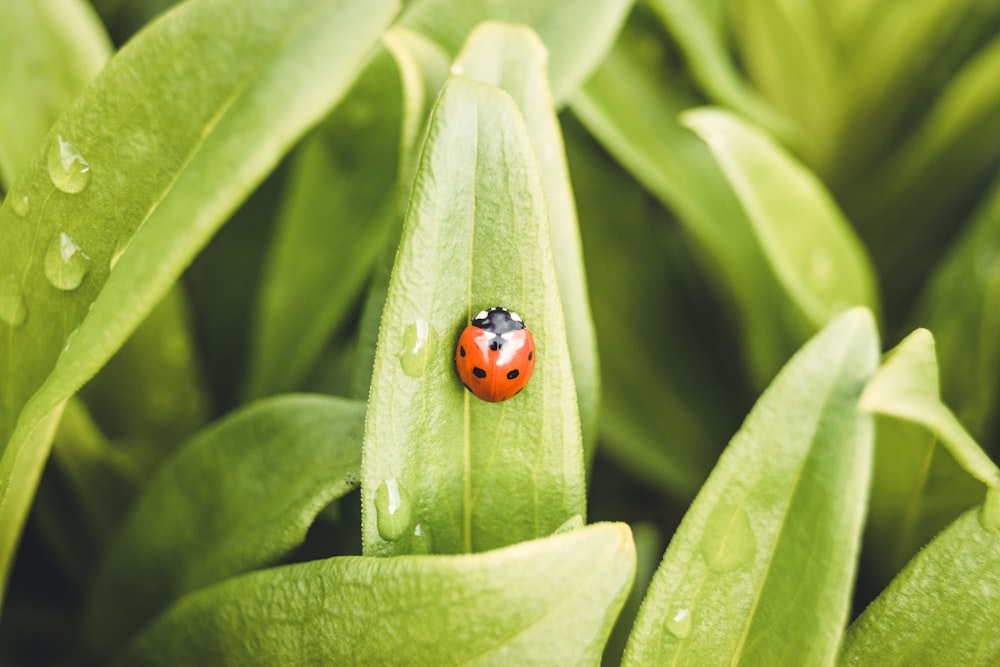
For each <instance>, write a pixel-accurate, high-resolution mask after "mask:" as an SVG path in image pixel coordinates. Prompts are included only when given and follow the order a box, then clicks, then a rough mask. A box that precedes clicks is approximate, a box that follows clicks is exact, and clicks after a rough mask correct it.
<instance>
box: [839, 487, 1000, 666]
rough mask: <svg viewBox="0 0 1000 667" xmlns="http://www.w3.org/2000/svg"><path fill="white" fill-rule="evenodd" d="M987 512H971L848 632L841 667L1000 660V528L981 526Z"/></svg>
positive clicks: (918, 558)
mask: <svg viewBox="0 0 1000 667" xmlns="http://www.w3.org/2000/svg"><path fill="white" fill-rule="evenodd" d="M994 500H995V499H994ZM989 502H990V501H987V505H988V504H989ZM993 509H994V510H995V508H993ZM989 511H992V510H988V509H987V508H986V507H978V508H976V509H973V510H970V511H968V512H966V513H965V514H963V515H962V516H961V517H960V518H959V519H958V520H957V521H955V522H954V523H953V524H952V525H951V526H949V527H948V529H947V530H945V531H944V532H943V533H941V534H940V535H939V536H938V537H937V538H936V539H935V540H934V541H933V542H931V543H930V544H929V545H928V546H927V547H926V548H925V549H923V550H922V551H921V552H920V553H919V554H917V556H916V557H915V558H914V559H913V560H912V561H911V562H910V564H909V565H907V566H906V569H904V570H903V571H902V572H901V573H900V574H899V576H898V577H896V579H895V580H894V581H893V582H892V584H891V585H890V586H889V588H887V589H886V590H885V591H883V593H882V594H881V595H879V597H878V598H877V599H876V600H875V601H874V602H873V603H872V604H871V605H869V607H868V608H867V609H866V610H865V611H864V613H863V614H861V616H860V617H858V619H857V620H856V621H854V623H852V624H851V627H850V628H848V631H847V634H846V635H845V637H844V645H843V649H842V650H841V654H840V660H839V663H838V664H840V665H996V664H997V662H998V661H1000V633H998V632H997V627H1000V525H996V524H995V523H994V524H990V523H989V521H984V517H985V514H986V513H987V512H989ZM995 519H996V517H993V520H994V521H995Z"/></svg>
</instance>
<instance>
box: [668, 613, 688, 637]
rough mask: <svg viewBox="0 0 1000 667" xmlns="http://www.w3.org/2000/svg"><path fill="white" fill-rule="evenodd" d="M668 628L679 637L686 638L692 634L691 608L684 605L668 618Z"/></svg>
mask: <svg viewBox="0 0 1000 667" xmlns="http://www.w3.org/2000/svg"><path fill="white" fill-rule="evenodd" d="M667 630H669V631H670V633H671V634H672V635H674V636H675V637H677V638H678V639H684V638H685V637H687V636H688V635H689V634H691V610H690V609H688V608H687V607H682V608H680V609H678V610H677V613H675V614H674V615H673V616H671V617H670V618H668V619H667Z"/></svg>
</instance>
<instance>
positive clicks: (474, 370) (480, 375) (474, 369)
mask: <svg viewBox="0 0 1000 667" xmlns="http://www.w3.org/2000/svg"><path fill="white" fill-rule="evenodd" d="M472 374H473V375H475V376H476V377H477V378H480V379H482V378H484V377H486V371H484V370H483V369H482V368H480V367H479V366H473V367H472Z"/></svg>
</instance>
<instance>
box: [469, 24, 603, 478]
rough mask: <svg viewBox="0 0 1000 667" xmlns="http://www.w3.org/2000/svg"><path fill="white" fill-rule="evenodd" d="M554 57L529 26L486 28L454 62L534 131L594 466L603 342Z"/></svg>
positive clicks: (582, 420) (588, 454)
mask: <svg viewBox="0 0 1000 667" xmlns="http://www.w3.org/2000/svg"><path fill="white" fill-rule="evenodd" d="M547 60H548V55H547V52H546V50H545V46H544V45H543V44H542V43H541V41H539V39H538V36H537V35H536V34H535V33H534V32H533V31H531V30H530V29H528V28H523V27H514V26H508V25H505V24H501V23H481V24H480V25H479V26H478V27H477V28H476V29H474V30H473V31H472V33H471V34H470V36H469V41H468V42H467V43H466V45H465V47H464V48H463V49H462V52H461V53H460V54H459V56H458V58H457V59H456V60H455V68H456V69H457V70H458V71H460V72H461V73H462V76H464V77H467V78H470V79H474V80H476V81H482V82H483V83H488V84H490V85H494V86H496V87H498V88H501V89H502V90H504V91H505V92H507V93H508V94H510V96H511V97H512V98H513V99H514V102H515V103H516V104H517V106H518V108H519V109H520V111H521V115H522V116H524V120H525V123H526V124H527V126H528V134H529V135H530V137H531V144H532V147H533V148H534V151H535V156H536V157H537V159H538V170H539V175H540V176H541V178H542V188H543V189H544V191H545V202H546V204H547V205H548V213H549V224H550V225H551V228H552V249H553V252H554V256H555V265H556V280H557V281H558V283H559V296H560V299H561V300H562V304H563V314H564V316H565V318H566V326H567V329H572V332H573V334H572V335H571V336H570V337H569V339H568V341H567V342H568V344H569V355H570V359H571V361H572V363H573V379H574V380H575V382H576V392H577V401H578V404H579V413H580V427H581V431H582V433H583V442H584V450H585V452H584V456H585V460H586V461H588V462H590V461H592V460H593V455H594V444H595V442H594V441H595V438H596V435H597V412H598V408H599V405H600V377H599V364H598V359H597V341H596V338H595V335H594V323H593V318H592V317H591V314H590V303H589V301H588V298H587V281H586V276H585V275H584V272H583V255H582V249H581V248H580V230H579V224H578V223H577V219H576V205H575V204H574V201H573V191H572V188H571V187H570V182H569V171H568V169H567V165H566V153H565V149H564V147H563V138H562V133H561V131H560V129H559V120H558V119H557V118H556V114H555V110H554V109H553V107H552V95H551V94H550V92H549V87H548V83H547V81H546V75H545V70H546V63H547Z"/></svg>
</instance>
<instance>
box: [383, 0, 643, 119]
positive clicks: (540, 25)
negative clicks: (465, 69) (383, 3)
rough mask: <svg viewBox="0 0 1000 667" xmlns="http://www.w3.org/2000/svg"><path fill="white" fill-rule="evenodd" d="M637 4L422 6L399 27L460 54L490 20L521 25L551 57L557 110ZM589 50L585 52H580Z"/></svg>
mask: <svg viewBox="0 0 1000 667" xmlns="http://www.w3.org/2000/svg"><path fill="white" fill-rule="evenodd" d="M632 2H633V0H592V1H591V2H588V3H587V4H585V5H584V4H581V3H579V2H575V1H574V0H417V1H415V2H411V3H409V4H408V5H407V7H406V9H405V10H404V12H403V14H402V16H400V19H399V23H400V25H403V26H405V27H408V28H412V29H413V30H416V31H417V32H420V33H423V34H425V35H427V36H428V37H430V38H431V39H433V40H434V41H435V42H437V43H438V44H440V45H441V46H443V47H444V48H445V49H446V50H447V51H448V52H449V53H452V54H455V53H457V52H458V50H459V49H460V48H461V46H462V44H463V43H464V42H465V40H466V36H467V35H468V33H469V31H471V30H472V29H473V28H474V27H475V26H476V25H477V24H478V23H480V22H482V21H486V20H493V21H503V22H506V23H519V24H524V25H527V26H529V27H531V28H532V29H533V30H534V31H535V32H537V33H538V35H539V37H540V38H541V40H542V42H543V43H544V44H545V48H546V49H547V50H548V52H549V86H550V87H551V89H552V97H553V99H554V100H555V103H556V105H561V104H562V103H563V102H564V101H565V100H566V98H567V97H568V96H569V95H571V94H572V93H573V91H575V90H576V88H577V87H578V86H579V85H580V84H581V83H583V82H584V81H585V80H586V78H587V77H588V76H589V75H590V73H591V72H592V71H593V70H594V68H595V67H597V65H598V63H600V61H601V58H602V57H603V56H604V55H605V54H606V53H607V51H608V49H610V48H611V44H612V43H613V42H614V40H615V37H616V36H617V35H618V31H619V29H620V28H621V25H622V23H623V22H624V20H625V16H626V15H627V14H628V11H629V9H631V7H632ZM581 45H586V48H580V46H581Z"/></svg>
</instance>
